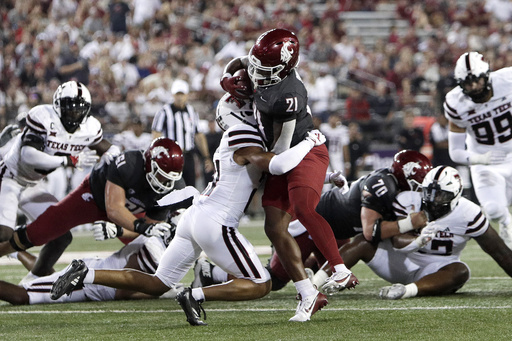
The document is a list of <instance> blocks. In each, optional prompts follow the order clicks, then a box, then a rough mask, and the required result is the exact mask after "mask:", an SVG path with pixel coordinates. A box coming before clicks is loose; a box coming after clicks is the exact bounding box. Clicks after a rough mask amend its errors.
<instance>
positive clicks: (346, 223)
mask: <svg viewBox="0 0 512 341" xmlns="http://www.w3.org/2000/svg"><path fill="white" fill-rule="evenodd" d="M430 169H432V166H431V164H430V160H429V159H428V158H427V157H426V156H425V155H423V154H421V153H419V152H416V151H414V150H403V151H400V152H398V153H397V154H395V156H394V158H393V163H392V164H391V167H389V168H382V169H378V170H375V171H373V172H372V173H370V174H368V175H366V176H363V177H361V178H359V179H358V180H357V181H356V182H354V183H353V184H352V185H351V186H350V190H349V191H348V192H346V193H344V192H343V191H340V190H339V189H337V188H334V189H332V190H330V191H328V192H326V193H324V194H323V195H322V197H321V199H320V202H319V204H318V206H317V207H316V211H317V212H318V213H319V214H320V215H322V217H324V218H325V219H326V220H327V222H328V223H329V225H330V226H331V228H332V231H333V233H334V236H335V237H336V239H337V240H338V242H340V243H342V241H345V240H346V239H348V238H351V237H354V236H356V235H357V234H360V233H361V232H362V238H363V240H365V241H366V242H367V243H369V244H377V243H378V242H380V241H381V240H383V239H387V238H390V237H392V236H395V235H398V234H401V233H405V232H408V231H412V230H417V229H420V228H422V227H424V226H425V225H426V223H427V217H426V215H425V213H424V212H412V213H411V214H408V215H405V217H401V218H403V219H401V220H397V215H396V214H395V210H396V209H395V208H394V206H393V203H394V202H395V198H396V196H397V195H398V194H399V193H401V192H404V191H421V182H422V181H423V179H424V177H425V175H426V174H427V173H428V172H429V170H430ZM289 231H290V234H291V235H293V236H294V237H295V240H296V241H297V243H298V245H299V247H300V250H301V255H302V261H303V262H306V260H307V259H308V258H309V256H310V255H311V253H313V254H315V257H316V258H317V262H319V264H320V266H321V265H322V263H323V262H322V260H320V258H319V257H318V256H317V255H318V252H317V251H318V250H317V249H316V247H315V245H314V243H313V242H312V241H311V238H310V236H309V234H308V233H307V231H306V229H305V228H304V226H303V225H302V224H301V223H300V222H299V221H298V220H294V221H292V222H291V223H290V227H289ZM280 258H281V257H280V254H279V252H275V253H274V254H273V255H272V257H271V259H270V261H269V264H268V265H267V269H268V270H269V272H270V274H271V276H272V289H273V290H279V289H281V288H283V287H284V286H285V285H286V284H287V283H288V282H289V281H290V276H289V275H288V273H287V272H286V270H285V268H284V267H283V264H282V263H281V261H280ZM203 269H204V270H203ZM213 269H214V268H212V267H211V266H209V265H208V264H205V261H204V260H200V261H199V262H198V264H197V266H196V271H195V279H194V283H195V285H197V286H200V285H204V283H205V282H206V283H208V282H212V283H217V282H219V281H222V280H225V279H226V278H227V277H222V276H223V274H222V273H221V272H219V271H218V269H217V270H213ZM205 273H206V274H205ZM213 275H215V276H213ZM213 277H216V278H213ZM328 277H329V275H328V274H327V273H326V272H325V271H324V270H320V271H318V272H317V273H316V274H315V277H313V284H315V285H316V286H317V287H319V288H320V287H322V288H323V289H324V291H325V292H326V293H328V294H333V293H334V292H335V290H333V289H332V287H330V286H325V284H326V282H325V281H326V279H327V278H328Z"/></svg>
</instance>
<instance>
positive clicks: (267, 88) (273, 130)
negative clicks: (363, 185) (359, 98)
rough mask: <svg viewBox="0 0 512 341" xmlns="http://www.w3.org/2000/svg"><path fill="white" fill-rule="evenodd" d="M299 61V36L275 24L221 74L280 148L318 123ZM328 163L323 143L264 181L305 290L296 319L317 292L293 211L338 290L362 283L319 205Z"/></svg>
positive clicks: (276, 242) (274, 220) (272, 225)
mask: <svg viewBox="0 0 512 341" xmlns="http://www.w3.org/2000/svg"><path fill="white" fill-rule="evenodd" d="M298 63H299V40H298V38H297V36H296V35H295V34H294V33H293V32H291V31H288V30H286V29H273V30H270V31H267V32H265V33H263V34H262V35H261V36H260V37H259V38H258V39H257V40H256V42H255V44H254V45H253V47H252V48H251V50H250V51H249V54H248V55H247V56H244V57H240V58H236V59H233V60H232V61H230V62H229V63H228V64H227V65H226V67H225V69H224V75H223V76H222V79H221V85H222V88H223V89H224V90H226V91H228V92H230V93H231V94H232V95H234V96H235V97H237V96H238V97H240V96H244V97H245V96H250V95H252V98H253V100H254V104H255V108H256V110H255V112H256V114H257V119H258V123H259V124H261V125H262V127H263V130H264V136H265V143H266V146H267V147H268V148H269V150H271V151H272V152H274V153H276V154H280V153H281V152H283V151H285V150H287V149H289V148H290V147H293V146H295V145H296V144H297V143H299V142H300V141H302V140H303V139H304V137H305V136H307V133H308V131H310V130H312V129H313V120H312V118H311V113H310V112H309V108H308V106H307V102H308V95H307V91H306V88H305V86H304V84H303V82H302V80H301V79H300V77H299V74H298V71H297V69H296V68H297V66H298ZM240 69H246V70H247V73H248V74H249V77H250V79H251V81H252V85H253V86H252V88H253V89H254V90H253V91H251V90H252V89H251V87H249V86H247V85H245V84H244V83H243V82H241V79H240V76H236V75H235V76H232V75H233V74H235V72H236V71H237V70H240ZM328 165H329V154H328V151H327V148H326V146H325V145H323V144H322V145H320V146H318V147H316V148H313V149H312V150H311V152H310V153H308V154H307V155H306V157H305V158H304V160H303V161H302V162H301V163H300V164H299V165H298V166H297V167H295V168H294V169H293V170H292V171H290V172H288V173H286V174H284V175H279V176H275V175H270V176H269V177H268V178H267V180H266V183H265V190H264V193H263V197H262V205H263V207H264V210H265V233H266V234H267V236H268V238H269V239H270V241H271V242H272V245H273V246H274V247H275V250H276V251H277V253H278V254H280V256H281V261H282V262H283V265H284V267H285V269H286V271H287V272H288V274H290V276H291V278H292V279H293V281H294V284H295V286H296V288H297V290H298V291H299V292H305V296H303V295H301V304H300V307H299V308H297V314H296V315H295V316H294V317H292V319H291V320H292V321H301V322H302V321H307V320H309V318H310V316H311V315H310V312H311V311H313V310H314V307H315V306H316V305H317V303H316V301H317V298H318V296H316V295H318V292H317V290H316V289H315V288H314V287H313V286H312V284H311V282H310V281H309V280H308V277H307V275H306V272H305V270H304V266H303V264H302V262H301V255H300V249H299V247H298V245H297V243H296V242H295V240H294V239H293V237H292V236H291V235H290V234H289V233H288V225H289V223H290V221H291V218H292V216H295V217H297V219H298V220H299V221H300V222H301V223H302V224H303V225H304V226H305V227H306V229H307V230H308V232H309V234H310V235H311V237H312V238H313V241H314V242H315V244H316V245H317V246H318V249H319V250H321V252H322V254H323V255H324V256H325V258H326V259H327V260H328V261H329V264H330V265H331V268H332V270H333V275H332V277H331V278H330V279H329V281H328V283H326V284H327V285H329V286H332V287H333V288H335V289H336V290H343V289H345V288H353V287H355V286H356V285H357V284H358V280H357V278H356V277H355V276H354V275H353V274H352V272H351V271H350V270H348V269H347V268H346V267H345V265H344V264H343V259H342V258H341V257H340V254H339V253H338V247H337V244H336V240H335V238H334V235H333V233H332V230H331V228H330V226H329V224H328V223H327V221H326V220H325V219H324V218H323V217H322V216H321V215H320V214H318V213H317V212H316V211H315V207H316V205H317V204H318V202H319V200H320V195H321V193H322V188H323V185H324V178H325V174H326V171H327V167H328Z"/></svg>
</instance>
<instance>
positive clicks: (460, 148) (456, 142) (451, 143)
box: [448, 131, 469, 165]
mask: <svg viewBox="0 0 512 341" xmlns="http://www.w3.org/2000/svg"><path fill="white" fill-rule="evenodd" d="M448 152H449V154H450V158H451V159H452V160H453V162H457V163H460V164H462V165H469V152H468V151H467V150H466V133H454V132H452V131H450V132H448Z"/></svg>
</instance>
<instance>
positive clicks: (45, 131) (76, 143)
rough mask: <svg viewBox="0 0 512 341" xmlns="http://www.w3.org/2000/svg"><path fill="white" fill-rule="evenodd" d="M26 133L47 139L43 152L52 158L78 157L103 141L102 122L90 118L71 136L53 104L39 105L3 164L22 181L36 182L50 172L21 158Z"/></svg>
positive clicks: (31, 113) (34, 109)
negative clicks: (54, 156)
mask: <svg viewBox="0 0 512 341" xmlns="http://www.w3.org/2000/svg"><path fill="white" fill-rule="evenodd" d="M25 134H34V135H37V136H40V137H41V138H43V140H44V149H43V150H42V151H43V152H44V153H46V154H49V155H61V156H64V155H77V154H78V153H80V152H81V151H82V150H83V149H84V148H85V147H88V146H93V145H95V144H97V143H99V142H100V141H101V140H102V139H103V130H102V129H101V123H100V122H99V121H98V120H97V119H96V118H94V117H91V116H89V117H88V118H87V119H86V120H85V122H84V123H82V124H81V125H80V127H79V128H78V129H77V130H76V131H75V132H74V133H73V134H70V133H68V132H67V131H66V129H65V128H64V126H63V125H62V123H61V121H60V118H59V116H58V115H57V113H56V112H55V110H53V106H51V105H38V106H36V107H34V108H32V109H31V110H30V111H29V112H28V115H27V127H26V128H25V130H24V132H23V133H22V134H18V135H17V136H16V137H15V138H14V142H13V145H12V147H11V149H10V150H9V152H8V153H7V154H6V155H5V157H4V161H5V165H6V166H7V169H8V170H9V172H11V173H12V175H13V176H14V178H16V179H17V180H18V181H20V182H27V183H31V182H32V183H33V182H37V181H38V180H40V179H42V178H43V177H44V176H45V174H47V173H48V171H46V172H45V171H38V170H36V169H34V168H33V167H32V166H30V165H27V164H26V163H25V162H22V161H21V160H20V159H21V158H20V154H21V147H22V139H23V137H24V136H25Z"/></svg>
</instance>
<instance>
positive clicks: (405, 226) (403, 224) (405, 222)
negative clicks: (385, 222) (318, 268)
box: [398, 214, 414, 233]
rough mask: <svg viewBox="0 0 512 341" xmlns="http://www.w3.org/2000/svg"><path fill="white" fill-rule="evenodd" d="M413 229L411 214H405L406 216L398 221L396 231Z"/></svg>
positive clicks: (401, 231)
mask: <svg viewBox="0 0 512 341" xmlns="http://www.w3.org/2000/svg"><path fill="white" fill-rule="evenodd" d="M412 230H414V226H413V225H412V220H411V215H410V214H409V215H407V218H405V219H402V220H399V221H398V231H399V232H400V233H405V232H409V231H412Z"/></svg>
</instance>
